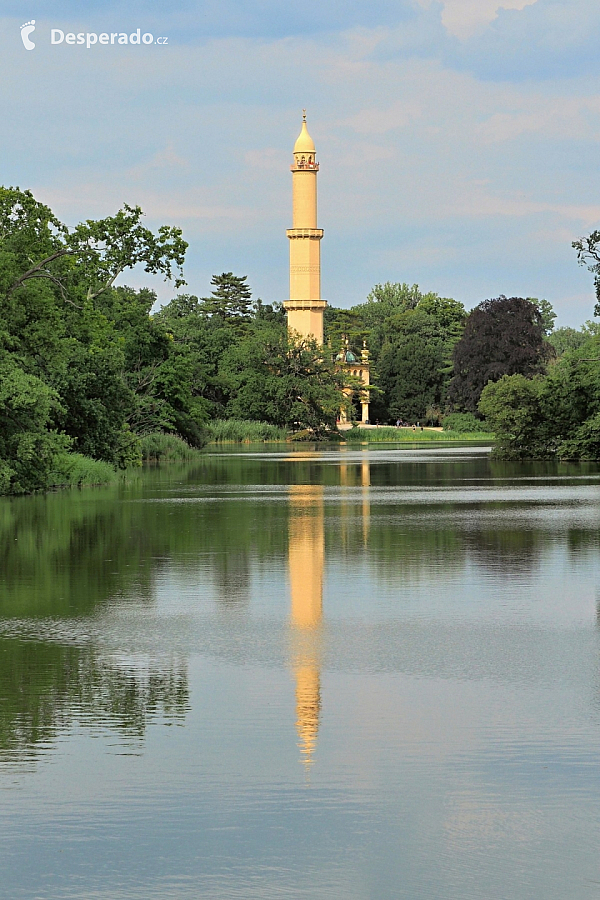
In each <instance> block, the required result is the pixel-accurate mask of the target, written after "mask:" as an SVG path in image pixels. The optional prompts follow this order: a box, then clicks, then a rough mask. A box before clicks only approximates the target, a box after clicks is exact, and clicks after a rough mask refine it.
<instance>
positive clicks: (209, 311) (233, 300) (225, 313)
mask: <svg viewBox="0 0 600 900" xmlns="http://www.w3.org/2000/svg"><path fill="white" fill-rule="evenodd" d="M247 278H248V276H247V275H234V274H233V272H223V274H222V275H213V277H212V279H211V284H212V285H213V286H214V288H215V290H214V291H213V292H212V294H211V295H210V297H207V298H206V299H205V300H203V301H202V311H203V312H204V313H205V314H206V315H208V316H218V317H219V318H220V319H222V320H223V321H225V320H226V319H235V320H237V321H242V322H243V321H248V319H249V318H250V311H251V305H252V291H251V290H250V288H249V286H248V284H247Z"/></svg>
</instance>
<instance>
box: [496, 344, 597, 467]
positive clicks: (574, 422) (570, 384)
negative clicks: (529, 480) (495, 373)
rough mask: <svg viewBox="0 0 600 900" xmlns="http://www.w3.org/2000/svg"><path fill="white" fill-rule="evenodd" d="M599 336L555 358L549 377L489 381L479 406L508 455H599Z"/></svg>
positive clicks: (499, 449) (498, 445)
mask: <svg viewBox="0 0 600 900" xmlns="http://www.w3.org/2000/svg"><path fill="white" fill-rule="evenodd" d="M599 358H600V335H592V336H590V337H589V338H588V340H587V341H586V343H585V344H584V345H583V346H582V347H580V348H579V349H577V350H573V351H569V352H567V353H565V354H564V355H563V356H562V357H561V358H560V359H558V360H557V361H555V362H553V363H552V364H551V365H550V366H549V368H548V372H547V374H546V375H544V376H542V375H537V376H535V377H534V378H525V377H524V376H522V375H512V376H504V377H503V378H501V379H500V380H499V381H497V382H496V383H490V384H488V385H487V386H486V387H485V388H484V390H483V392H482V394H481V400H480V402H479V410H480V412H481V413H483V414H484V415H485V416H486V417H487V418H488V423H489V425H490V426H491V429H492V430H493V431H494V432H495V433H496V442H497V443H496V454H497V455H499V456H503V457H507V458H519V459H523V458H535V459H546V458H549V457H554V456H558V457H559V458H566V459H599V458H600V365H599V364H598V359H599Z"/></svg>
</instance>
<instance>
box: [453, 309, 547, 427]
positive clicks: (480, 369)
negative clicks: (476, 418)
mask: <svg viewBox="0 0 600 900" xmlns="http://www.w3.org/2000/svg"><path fill="white" fill-rule="evenodd" d="M551 354H552V348H551V347H550V345H549V344H548V343H547V342H545V341H544V326H543V319H542V314H541V313H540V310H539V309H538V307H537V306H536V305H535V304H533V303H531V301H529V300H525V299H524V298H523V297H504V296H500V297H497V298H495V299H493V300H484V301H483V303H480V304H479V306H476V307H475V309H474V310H473V311H472V312H471V314H470V315H469V317H468V319H467V322H466V325H465V330H464V333H463V335H462V337H461V339H460V341H458V343H457V344H456V346H455V348H454V377H453V378H452V381H451V383H450V387H449V391H448V396H449V399H450V401H451V403H452V404H453V405H454V406H455V407H457V408H458V409H464V410H466V411H468V412H476V411H477V404H478V402H479V398H480V397H481V392H482V390H483V388H484V387H485V386H486V384H487V383H488V382H489V381H498V380H499V379H500V378H502V376H503V375H516V374H520V375H524V376H526V377H533V376H534V375H536V374H538V373H540V372H542V371H543V369H544V364H545V362H546V360H547V359H548V358H549V357H550V355H551Z"/></svg>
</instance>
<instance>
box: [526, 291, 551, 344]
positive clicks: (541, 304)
mask: <svg viewBox="0 0 600 900" xmlns="http://www.w3.org/2000/svg"><path fill="white" fill-rule="evenodd" d="M527 299H528V300H529V302H530V303H533V305H534V306H537V308H538V310H539V312H540V316H541V317H542V328H543V330H544V334H545V335H550V334H552V332H553V331H554V321H555V319H556V313H555V312H554V308H553V306H552V304H551V303H550V301H549V300H538V298H537V297H527Z"/></svg>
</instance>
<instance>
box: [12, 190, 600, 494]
mask: <svg viewBox="0 0 600 900" xmlns="http://www.w3.org/2000/svg"><path fill="white" fill-rule="evenodd" d="M0 226H1V227H0V493H1V494H11V493H12V494H15V493H24V492H30V491H36V490H44V489H46V488H48V487H51V486H53V485H56V484H70V483H73V484H86V483H95V479H98V478H102V480H109V479H110V478H112V477H113V476H115V473H116V472H118V471H119V470H124V469H127V468H129V467H135V466H139V465H141V464H142V462H143V461H144V460H146V461H151V460H155V461H167V460H186V459H191V458H192V457H193V455H194V454H195V453H197V452H198V451H199V450H201V449H202V448H203V447H204V446H206V445H207V443H208V442H218V443H222V442H228V441H231V442H236V443H240V442H250V441H259V442H260V441H266V440H268V441H281V440H285V439H294V438H306V439H312V440H320V439H331V438H332V437H335V436H337V430H336V420H337V419H338V417H339V414H340V410H342V409H343V410H344V411H345V413H346V414H347V416H348V417H349V418H350V419H356V418H359V415H358V413H359V411H360V400H361V386H360V383H359V380H358V379H357V377H356V375H355V374H354V372H353V370H352V365H351V364H346V365H339V364H338V363H337V362H336V357H337V356H338V354H339V352H340V350H342V349H344V350H346V351H349V352H350V357H351V358H352V357H353V358H360V356H361V354H362V353H363V350H364V349H365V342H366V346H367V347H368V352H369V354H370V367H371V368H370V372H371V381H372V388H371V389H370V404H371V421H372V422H379V423H380V424H381V425H393V424H396V423H397V422H398V421H400V422H409V423H410V424H412V423H417V422H419V423H420V425H422V424H425V425H427V426H440V425H443V427H444V430H445V434H444V439H446V440H447V439H457V440H465V439H469V438H467V437H466V435H471V434H478V435H483V436H484V437H483V439H484V440H487V436H488V435H489V432H490V431H492V430H493V431H494V432H495V433H496V434H497V436H498V443H497V448H498V452H500V453H504V454H507V455H512V456H517V457H519V458H522V457H524V456H527V455H533V456H539V455H545V456H548V455H550V456H552V455H557V456H565V455H567V456H569V455H571V456H574V457H583V456H585V457H586V458H598V456H600V449H599V448H600V439H599V438H598V429H599V427H600V426H598V416H600V402H599V399H598V398H599V396H600V395H599V384H598V375H597V372H598V369H599V366H598V357H599V356H600V348H599V346H598V340H599V338H598V331H597V327H596V326H595V325H594V324H593V323H592V324H588V325H587V326H585V327H584V328H583V329H581V330H576V329H569V328H563V329H557V330H555V329H554V318H555V316H554V313H553V311H552V308H551V307H550V305H549V304H548V303H547V302H546V301H538V300H532V299H525V298H519V297H511V298H506V297H498V298H495V299H492V300H486V301H484V302H482V303H481V304H479V306H477V307H476V308H475V309H474V310H473V311H472V312H471V313H468V314H467V312H466V311H465V309H464V307H463V305H462V304H461V303H460V302H459V301H457V300H454V299H451V298H445V297H440V296H439V295H437V294H435V293H431V292H430V293H424V292H422V291H421V290H420V289H419V288H418V287H417V286H416V285H415V286H413V287H409V286H408V285H406V284H402V283H390V282H387V283H385V284H379V285H376V286H375V287H374V288H373V290H372V291H371V293H370V294H369V295H368V297H367V298H366V300H365V302H364V303H360V304H358V305H356V306H354V307H353V308H351V309H337V308H334V307H328V308H327V309H326V311H325V348H326V349H325V350H324V348H322V347H318V346H317V345H316V344H315V343H314V342H311V341H305V340H304V341H300V340H297V339H295V338H291V337H290V336H289V334H288V331H287V326H286V320H285V313H284V310H283V308H282V306H281V304H277V303H273V304H266V303H263V302H262V301H261V300H260V299H256V300H255V301H253V298H252V293H251V289H250V287H249V285H248V283H247V279H246V277H245V276H240V275H234V274H233V273H232V272H224V273H222V274H220V275H215V276H214V277H213V279H212V283H211V287H212V290H211V292H210V295H209V296H208V297H199V296H197V295H196V294H192V293H179V294H177V295H176V296H175V297H174V298H173V299H172V300H171V301H170V302H169V303H168V304H166V305H165V306H163V307H162V308H161V309H159V310H158V311H154V312H153V310H155V307H156V296H155V294H154V293H153V292H152V291H151V290H149V289H147V288H143V289H140V290H134V289H133V288H130V287H127V286H124V285H117V280H122V279H123V278H124V277H126V273H127V272H128V271H130V270H131V269H132V268H133V267H141V268H142V269H143V270H144V271H145V272H146V273H148V274H149V275H154V276H160V277H162V278H164V279H166V280H167V281H170V282H172V283H173V286H174V288H175V290H176V291H177V290H179V291H181V290H182V289H183V288H184V286H185V282H184V280H183V276H182V265H183V261H184V256H185V250H186V247H187V244H186V242H185V240H184V239H183V236H182V233H181V231H180V230H179V229H178V228H175V227H172V226H163V227H161V228H159V229H158V230H157V231H156V232H152V231H151V230H150V229H148V228H146V227H145V226H144V225H143V221H142V211H141V209H139V207H130V206H127V205H125V206H124V207H123V209H121V210H119V211H118V212H117V213H116V214H115V215H114V216H110V217H107V218H105V219H101V220H96V221H93V220H88V221H86V222H85V223H81V224H80V225H77V226H76V227H75V228H72V229H70V228H67V227H66V226H65V225H64V224H63V223H62V222H60V221H59V220H58V219H57V218H56V217H55V216H54V215H53V213H52V211H51V210H50V209H49V208H48V207H47V206H45V205H44V204H42V203H39V202H38V201H37V200H36V199H35V198H34V197H33V196H32V194H31V193H29V192H28V191H21V190H19V189H13V188H0ZM599 244H600V234H597V233H594V235H591V236H590V238H588V239H586V240H585V241H581V242H576V245H575V246H576V249H577V252H578V255H579V257H580V261H581V262H584V263H585V264H587V265H589V266H590V268H591V269H592V271H593V272H594V275H595V279H596V288H597V291H598V292H599V297H600V281H599V280H600V252H597V250H596V248H597V247H598V245H599ZM596 313H597V314H600V299H599V301H598V306H597V308H596ZM346 362H348V361H347V360H346ZM457 417H458V418H457ZM461 417H462V418H461ZM376 433H377V432H376ZM399 433H401V432H398V431H395V432H394V434H396V438H395V439H396V440H397V439H398V437H397V435H398V434H399ZM424 433H425V432H423V434H424ZM435 433H436V434H437V432H435ZM431 434H433V432H431ZM348 439H350V440H355V439H357V438H356V437H355V436H354V435H353V436H352V437H350V438H348ZM376 439H377V440H382V439H383V438H382V437H379V438H375V437H373V436H372V432H371V431H370V432H369V437H368V440H376ZM408 439H411V434H410V433H409V434H408ZM429 439H430V440H440V439H442V438H437V437H435V438H434V437H431V438H429ZM95 463H98V464H102V465H101V466H96V465H95ZM115 477H116V476H115ZM61 479H62V481H61Z"/></svg>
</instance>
